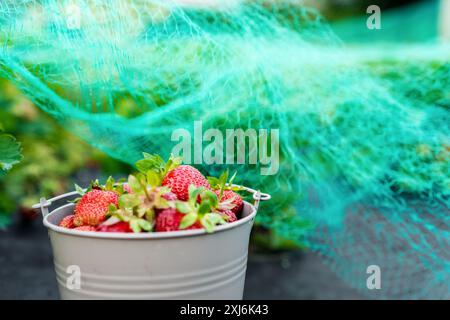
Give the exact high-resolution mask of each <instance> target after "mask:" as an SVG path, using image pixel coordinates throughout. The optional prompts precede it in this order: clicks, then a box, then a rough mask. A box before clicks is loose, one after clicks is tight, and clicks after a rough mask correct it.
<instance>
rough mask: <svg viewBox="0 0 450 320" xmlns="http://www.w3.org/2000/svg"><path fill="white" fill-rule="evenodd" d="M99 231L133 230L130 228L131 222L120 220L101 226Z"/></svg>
mask: <svg viewBox="0 0 450 320" xmlns="http://www.w3.org/2000/svg"><path fill="white" fill-rule="evenodd" d="M97 231H100V232H133V230H131V228H130V224H129V223H128V222H125V221H120V222H117V223H115V224H112V225H110V226H99V227H98V228H97Z"/></svg>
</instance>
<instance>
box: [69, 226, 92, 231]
mask: <svg viewBox="0 0 450 320" xmlns="http://www.w3.org/2000/svg"><path fill="white" fill-rule="evenodd" d="M73 230H78V231H96V229H95V227H93V226H81V227H76V228H74V229H73Z"/></svg>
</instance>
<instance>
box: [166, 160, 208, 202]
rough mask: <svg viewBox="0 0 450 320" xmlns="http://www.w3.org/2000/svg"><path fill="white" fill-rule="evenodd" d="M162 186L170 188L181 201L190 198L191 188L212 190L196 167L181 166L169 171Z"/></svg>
mask: <svg viewBox="0 0 450 320" xmlns="http://www.w3.org/2000/svg"><path fill="white" fill-rule="evenodd" d="M162 185H163V186H166V187H169V188H170V189H171V190H172V192H173V193H174V194H175V195H176V196H177V198H178V199H179V200H183V201H186V200H187V199H188V198H189V191H188V189H189V186H190V185H194V186H196V187H205V188H207V189H210V188H211V187H210V185H209V182H208V180H206V178H205V177H204V176H203V175H202V174H201V173H200V171H198V170H197V169H195V168H194V167H191V166H188V165H181V166H179V167H176V168H175V169H173V170H171V171H169V172H168V173H167V174H166V176H165V177H164V179H163V181H162Z"/></svg>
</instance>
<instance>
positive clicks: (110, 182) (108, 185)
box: [105, 176, 115, 191]
mask: <svg viewBox="0 0 450 320" xmlns="http://www.w3.org/2000/svg"><path fill="white" fill-rule="evenodd" d="M114 183H115V181H114V178H113V177H111V176H110V177H109V178H108V180H106V183H105V190H108V191H113V190H114Z"/></svg>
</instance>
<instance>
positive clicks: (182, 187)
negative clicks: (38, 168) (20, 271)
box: [60, 153, 243, 233]
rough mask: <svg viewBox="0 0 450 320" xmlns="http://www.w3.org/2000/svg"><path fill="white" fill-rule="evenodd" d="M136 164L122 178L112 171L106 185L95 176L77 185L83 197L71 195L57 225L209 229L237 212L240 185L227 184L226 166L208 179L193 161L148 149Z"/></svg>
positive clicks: (91, 228)
mask: <svg viewBox="0 0 450 320" xmlns="http://www.w3.org/2000/svg"><path fill="white" fill-rule="evenodd" d="M136 167H137V168H138V170H139V172H137V173H136V174H132V175H130V176H129V177H128V179H127V180H126V181H118V182H115V181H114V179H113V178H112V177H110V178H109V179H108V180H107V181H106V183H105V184H104V185H100V183H99V182H98V180H95V181H93V182H92V183H91V185H90V186H89V187H88V188H87V189H86V190H84V189H82V188H81V187H79V186H76V190H77V191H78V193H79V194H80V196H81V197H80V198H78V199H76V200H75V202H76V206H75V210H74V215H71V216H68V217H66V218H64V219H63V220H62V221H61V222H60V226H61V227H65V228H70V229H76V230H80V231H98V232H135V233H139V232H152V231H156V232H168V231H178V230H192V229H202V228H203V229H205V230H206V231H207V232H213V231H214V228H215V227H216V226H217V225H221V224H226V223H232V222H235V221H237V220H238V216H239V215H240V214H241V211H242V209H243V200H242V198H241V196H240V195H239V194H238V193H237V191H238V190H239V188H235V187H231V182H232V181H233V180H234V178H235V175H234V176H233V177H232V178H231V179H230V181H228V182H227V179H228V172H225V173H223V174H222V175H221V176H220V177H219V178H214V177H209V178H208V179H207V178H205V177H204V176H203V175H202V174H201V173H200V171H198V170H197V169H195V168H194V167H192V166H188V165H182V164H181V159H180V158H177V157H173V156H171V157H170V159H169V160H168V161H167V162H165V161H164V160H163V159H162V158H161V157H159V156H158V155H151V154H148V153H144V158H143V159H141V160H139V161H138V162H137V163H136ZM208 181H211V182H212V187H211V184H210V183H209V182H208ZM231 189H234V191H233V190H231ZM83 227H84V228H83Z"/></svg>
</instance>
